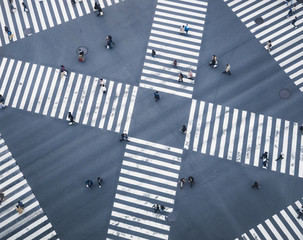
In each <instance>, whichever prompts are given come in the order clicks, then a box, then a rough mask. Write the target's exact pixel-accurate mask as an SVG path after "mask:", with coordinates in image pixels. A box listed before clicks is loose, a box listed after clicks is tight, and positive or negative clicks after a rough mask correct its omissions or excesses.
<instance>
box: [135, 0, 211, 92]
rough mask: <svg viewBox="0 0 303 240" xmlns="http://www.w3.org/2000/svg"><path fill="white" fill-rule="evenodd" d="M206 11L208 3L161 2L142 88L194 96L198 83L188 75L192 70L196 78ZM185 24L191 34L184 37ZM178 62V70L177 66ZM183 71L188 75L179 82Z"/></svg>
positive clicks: (144, 67) (185, 1)
mask: <svg viewBox="0 0 303 240" xmlns="http://www.w3.org/2000/svg"><path fill="white" fill-rule="evenodd" d="M206 11H207V2H206V1H200V0H191V1H188V0H180V1H177V2H175V1H168V0H158V1H157V6H156V11H155V17H154V19H153V24H152V29H151V33H150V38H149V42H148V47H147V51H146V56H145V62H144V66H143V70H142V75H141V81H140V85H139V86H140V87H143V88H148V89H153V90H156V91H159V92H165V93H169V94H174V95H177V96H182V97H186V98H191V97H192V92H193V89H194V88H193V85H194V82H195V80H191V79H187V78H186V76H187V72H188V70H190V71H192V74H193V79H194V78H195V72H196V70H197V64H198V58H199V52H200V45H201V42H202V36H203V26H204V23H205V18H206ZM185 24H188V26H189V32H188V34H185V35H181V34H180V27H181V26H182V25H185ZM152 50H155V51H156V55H155V57H152V56H151V54H152ZM175 59H176V60H177V62H178V64H177V67H174V66H173V61H174V60H175ZM180 72H182V73H183V75H184V76H185V77H184V78H183V82H178V74H179V73H180Z"/></svg>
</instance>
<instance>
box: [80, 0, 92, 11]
mask: <svg viewBox="0 0 303 240" xmlns="http://www.w3.org/2000/svg"><path fill="white" fill-rule="evenodd" d="M82 2H83V6H84V9H85V12H86V14H88V13H90V8H89V6H88V4H87V2H86V0H83V1H82Z"/></svg>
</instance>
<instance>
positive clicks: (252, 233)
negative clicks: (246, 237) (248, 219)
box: [249, 228, 261, 240]
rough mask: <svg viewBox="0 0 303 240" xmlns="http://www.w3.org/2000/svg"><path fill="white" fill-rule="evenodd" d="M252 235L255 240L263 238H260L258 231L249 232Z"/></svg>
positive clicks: (251, 230)
mask: <svg viewBox="0 0 303 240" xmlns="http://www.w3.org/2000/svg"><path fill="white" fill-rule="evenodd" d="M249 232H250V234H251V235H252V236H253V238H254V239H255V240H260V239H261V238H260V237H259V235H258V234H257V233H256V231H255V230H254V229H253V228H252V229H250V230H249Z"/></svg>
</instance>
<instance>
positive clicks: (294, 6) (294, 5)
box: [291, 4, 297, 13]
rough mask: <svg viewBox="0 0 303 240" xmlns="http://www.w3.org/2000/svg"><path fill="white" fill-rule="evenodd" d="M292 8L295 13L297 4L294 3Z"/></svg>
mask: <svg viewBox="0 0 303 240" xmlns="http://www.w3.org/2000/svg"><path fill="white" fill-rule="evenodd" d="M291 10H292V12H293V13H294V12H295V11H296V10H297V9H296V4H293V5H292V8H291Z"/></svg>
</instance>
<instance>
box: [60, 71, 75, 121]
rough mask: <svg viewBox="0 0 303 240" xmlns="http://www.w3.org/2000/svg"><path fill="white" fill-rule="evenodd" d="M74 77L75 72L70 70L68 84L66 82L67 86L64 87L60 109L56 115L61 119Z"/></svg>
mask: <svg viewBox="0 0 303 240" xmlns="http://www.w3.org/2000/svg"><path fill="white" fill-rule="evenodd" d="M74 78H75V73H74V72H72V73H71V74H70V76H69V80H68V84H67V87H66V90H65V94H64V97H63V100H62V103H61V110H60V113H59V116H58V117H59V118H60V119H63V115H64V113H65V108H66V104H67V101H68V98H69V94H70V91H71V89H72V85H73V82H74Z"/></svg>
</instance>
